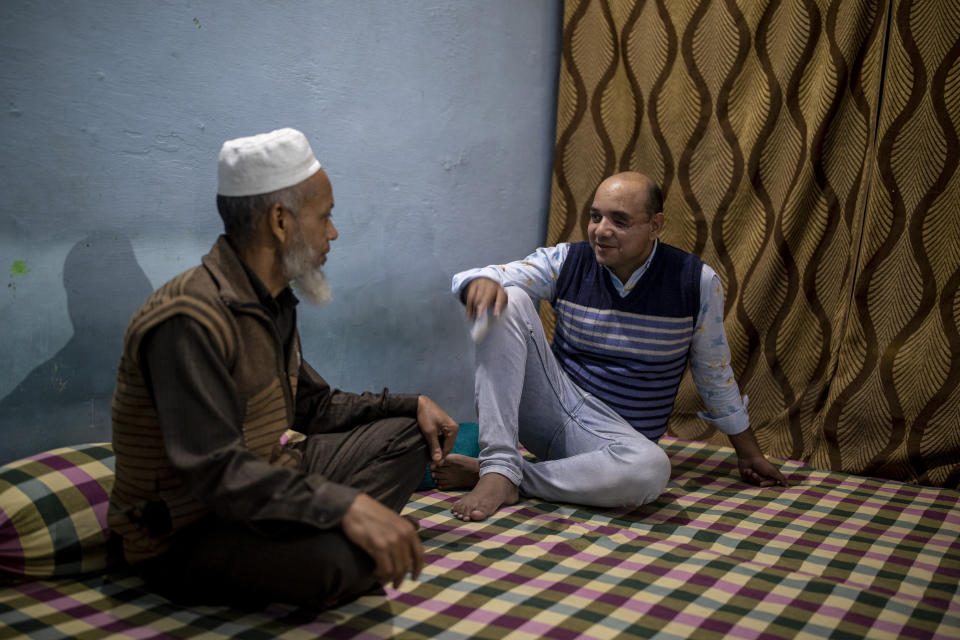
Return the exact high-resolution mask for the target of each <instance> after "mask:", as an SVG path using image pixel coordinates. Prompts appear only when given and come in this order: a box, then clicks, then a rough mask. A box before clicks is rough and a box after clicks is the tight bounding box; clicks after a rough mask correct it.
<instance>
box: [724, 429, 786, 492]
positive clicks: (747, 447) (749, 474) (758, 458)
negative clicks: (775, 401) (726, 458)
mask: <svg viewBox="0 0 960 640" xmlns="http://www.w3.org/2000/svg"><path fill="white" fill-rule="evenodd" d="M730 442H732V443H733V448H734V449H736V450H737V465H738V466H739V467H740V477H741V478H743V479H744V480H746V481H747V482H749V483H750V484H755V485H757V486H760V487H772V486H773V485H777V484H778V485H781V486H784V487H789V486H790V483H788V482H787V479H786V478H784V477H783V474H782V473H780V470H779V469H777V467H776V465H774V464H773V463H772V462H770V461H769V460H767V458H766V456H764V455H763V452H762V451H760V445H759V443H757V438H756V436H754V435H753V430H752V429H750V428H749V427H747V429H746V431H742V432H740V433H737V434H735V435H732V436H730Z"/></svg>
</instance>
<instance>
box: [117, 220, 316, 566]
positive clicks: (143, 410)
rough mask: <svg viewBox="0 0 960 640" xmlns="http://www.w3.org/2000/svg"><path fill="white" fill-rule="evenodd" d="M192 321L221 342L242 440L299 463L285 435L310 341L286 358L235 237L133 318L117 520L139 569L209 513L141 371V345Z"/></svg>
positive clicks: (222, 241)
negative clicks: (171, 451)
mask: <svg viewBox="0 0 960 640" xmlns="http://www.w3.org/2000/svg"><path fill="white" fill-rule="evenodd" d="M177 314H185V315H187V316H189V317H191V318H193V319H194V320H196V321H197V322H199V323H200V324H201V325H202V326H203V327H204V328H206V330H207V331H208V332H209V334H210V336H212V338H213V340H214V343H215V344H216V346H217V348H218V349H219V351H220V354H221V355H222V357H223V360H224V362H225V363H226V366H227V369H228V370H229V371H230V373H231V376H232V377H233V380H234V382H235V384H236V388H237V390H238V392H239V394H240V396H241V398H243V399H244V400H245V401H246V411H245V412H244V417H243V425H242V433H243V439H244V443H245V444H246V446H247V448H248V449H250V451H251V452H253V453H254V454H256V455H258V456H260V457H261V458H263V459H265V460H267V461H270V462H272V463H274V464H284V465H287V466H295V460H292V459H291V458H290V457H289V456H286V455H281V454H282V449H281V448H280V447H279V446H278V443H279V439H280V436H281V435H282V434H283V433H284V431H286V430H287V429H289V428H291V427H292V426H293V420H294V409H295V407H294V398H295V397H296V393H297V374H298V372H299V370H300V339H299V335H297V333H296V331H294V339H293V345H292V347H291V349H290V358H289V360H288V361H287V362H284V361H283V355H282V354H283V349H282V347H281V345H280V343H279V339H278V336H277V334H276V330H275V328H274V327H273V323H272V320H271V319H270V318H269V316H268V315H267V314H266V312H265V310H264V309H263V307H262V306H261V305H260V304H259V301H258V299H257V297H256V294H255V293H254V290H253V287H252V286H251V284H250V281H249V278H248V277H247V274H246V272H245V271H244V269H243V265H242V264H241V263H240V259H239V257H238V256H237V254H236V253H235V252H234V250H233V249H232V247H231V246H230V244H229V243H228V242H227V241H226V238H224V237H222V236H221V237H220V238H219V239H218V240H217V242H216V243H215V244H214V246H213V249H211V251H210V253H208V254H207V255H205V256H204V257H203V260H202V265H201V266H198V267H194V268H193V269H190V270H189V271H186V272H184V273H182V274H180V275H178V276H176V277H175V278H173V279H172V280H170V281H169V282H168V283H166V284H165V285H163V286H162V287H160V289H158V290H157V291H156V292H154V294H153V295H152V296H150V298H149V299H148V300H147V301H146V302H145V303H144V305H143V306H142V307H141V308H140V310H139V311H137V313H136V314H135V315H134V316H133V318H132V319H131V321H130V326H129V327H128V328H127V334H126V337H125V338H124V346H123V353H122V354H121V357H120V366H119V370H118V372H117V388H116V391H115V392H114V396H113V448H114V452H115V453H116V459H117V471H116V482H115V484H114V487H113V491H112V493H111V495H110V508H109V511H108V515H107V518H108V523H109V525H110V528H111V529H112V530H113V531H114V532H115V533H117V534H119V535H120V536H122V537H123V549H124V555H125V556H126V558H127V560H128V561H129V562H139V561H141V560H145V559H147V558H150V557H153V556H156V555H158V554H160V553H162V552H163V551H165V550H166V549H167V548H168V547H169V545H170V541H171V538H172V536H173V535H174V534H175V533H176V532H178V531H180V530H181V529H183V528H184V527H185V526H187V525H188V524H190V523H191V522H193V521H195V520H197V519H198V518H200V517H202V516H203V515H205V514H206V513H207V509H206V508H205V507H204V505H203V504H201V503H200V502H198V501H197V500H195V499H193V498H192V497H191V496H190V495H189V494H188V492H187V491H186V489H185V487H184V486H183V484H182V483H181V481H180V478H179V477H178V476H177V474H176V472H175V471H174V469H173V467H172V466H171V464H170V461H169V460H168V459H167V456H166V453H165V450H164V442H163V435H162V433H161V430H160V425H159V422H158V420H157V412H156V409H155V408H154V406H153V401H152V399H151V395H150V392H149V390H148V389H147V387H146V384H145V382H144V379H143V375H142V374H141V369H140V362H139V357H140V344H141V341H142V340H143V338H144V336H146V335H147V333H148V332H149V331H150V330H151V329H152V328H154V327H156V326H157V325H158V324H160V323H161V322H163V321H164V320H166V319H168V318H170V317H172V316H174V315H177Z"/></svg>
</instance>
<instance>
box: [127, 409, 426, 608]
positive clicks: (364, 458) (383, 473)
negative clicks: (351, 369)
mask: <svg viewBox="0 0 960 640" xmlns="http://www.w3.org/2000/svg"><path fill="white" fill-rule="evenodd" d="M303 453H304V463H303V468H304V469H305V470H307V471H309V472H311V473H319V474H322V475H323V476H325V477H326V478H327V479H328V480H331V481H333V482H337V483H340V484H345V485H348V486H351V487H354V488H356V489H360V490H361V491H363V492H364V493H367V494H369V495H370V496H372V497H374V498H376V499H377V500H379V501H380V502H382V503H383V504H385V505H386V506H388V507H390V508H391V509H393V510H394V511H396V512H398V513H399V512H400V510H401V509H402V508H403V506H404V505H405V504H406V503H407V501H408V500H409V498H410V494H411V493H412V492H413V490H414V489H415V488H416V486H417V484H418V482H419V481H420V479H421V478H422V477H423V473H424V469H425V468H426V464H427V460H428V458H427V448H426V443H425V442H424V440H423V436H422V435H421V432H420V428H419V426H418V425H417V423H416V421H415V420H413V419H411V418H389V419H386V420H379V421H376V422H372V423H369V424H365V425H361V426H359V427H356V428H354V429H353V430H351V431H348V432H344V433H329V434H317V435H313V436H310V437H309V438H308V439H307V442H306V446H305V447H304V450H303ZM136 568H137V569H138V571H139V573H140V574H141V575H142V576H143V578H144V579H145V580H146V581H147V583H148V585H149V586H150V588H151V589H153V590H155V591H157V592H158V593H160V594H161V595H163V596H165V597H167V598H168V599H170V600H173V601H174V602H177V603H180V604H187V605H193V604H229V605H234V606H240V607H244V608H250V607H262V606H264V605H266V604H267V603H270V602H285V603H290V604H297V605H301V606H306V607H310V608H313V609H318V610H320V609H326V608H329V607H332V606H336V605H338V604H341V603H344V602H348V601H350V600H353V599H355V598H357V597H359V596H361V595H363V594H365V593H369V592H376V591H379V588H380V585H379V584H378V583H377V581H376V580H375V579H374V577H373V570H374V562H373V559H372V558H371V557H370V556H369V555H367V553H366V552H364V551H363V550H362V549H360V547H358V546H357V545H355V544H354V543H352V542H351V541H350V540H348V539H347V537H346V536H345V535H344V533H343V530H342V529H341V528H340V527H339V526H337V527H334V528H332V529H329V530H319V529H315V528H313V527H310V526H307V525H303V524H298V523H288V522H266V523H257V525H256V526H255V527H254V526H248V525H245V524H243V523H239V522H234V521H228V520H224V519H222V518H219V517H217V516H214V515H208V516H206V517H205V518H203V519H201V520H199V521H198V522H196V523H194V524H193V525H191V526H190V527H188V528H186V529H184V530H183V531H182V532H180V533H179V534H177V537H176V540H175V541H174V543H173V546H172V547H171V548H170V549H169V550H168V551H167V552H165V553H164V554H162V555H161V556H158V557H156V558H152V559H151V560H148V561H146V562H143V563H140V564H139V565H137V567H136Z"/></svg>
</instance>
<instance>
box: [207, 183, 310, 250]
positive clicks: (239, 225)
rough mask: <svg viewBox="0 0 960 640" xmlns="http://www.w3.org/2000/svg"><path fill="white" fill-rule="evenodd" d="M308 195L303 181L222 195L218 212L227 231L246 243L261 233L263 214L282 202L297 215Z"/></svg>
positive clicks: (234, 240) (235, 239)
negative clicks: (252, 192) (247, 193)
mask: <svg viewBox="0 0 960 640" xmlns="http://www.w3.org/2000/svg"><path fill="white" fill-rule="evenodd" d="M306 195H307V193H306V189H304V188H303V187H302V186H301V185H300V184H295V185H293V186H292V187H285V188H283V189H277V190H276V191H270V192H269V193H258V194H256V195H252V196H221V195H219V194H218V195H217V211H219V212H220V218H221V219H223V231H224V233H225V234H227V237H228V238H230V239H231V240H233V242H234V244H236V245H237V246H241V247H243V246H246V245H248V244H249V243H250V242H251V241H252V240H253V238H254V237H255V236H256V234H257V223H258V222H259V221H260V216H262V215H263V214H265V213H266V212H267V211H269V210H270V207H272V206H273V205H275V204H279V205H280V206H281V207H283V208H284V209H286V210H287V211H289V212H290V213H291V214H293V216H294V218H296V216H297V214H298V213H299V211H300V208H301V207H303V203H304V201H305V200H306Z"/></svg>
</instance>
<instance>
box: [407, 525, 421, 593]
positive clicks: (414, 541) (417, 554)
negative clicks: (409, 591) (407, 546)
mask: <svg viewBox="0 0 960 640" xmlns="http://www.w3.org/2000/svg"><path fill="white" fill-rule="evenodd" d="M410 527H411V528H413V525H410ZM411 546H412V552H413V569H412V570H411V571H410V577H411V578H413V579H414V580H416V579H417V578H419V577H420V571H422V570H423V564H424V559H423V544H421V543H420V538H418V537H417V534H416V532H414V533H412V534H411Z"/></svg>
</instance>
